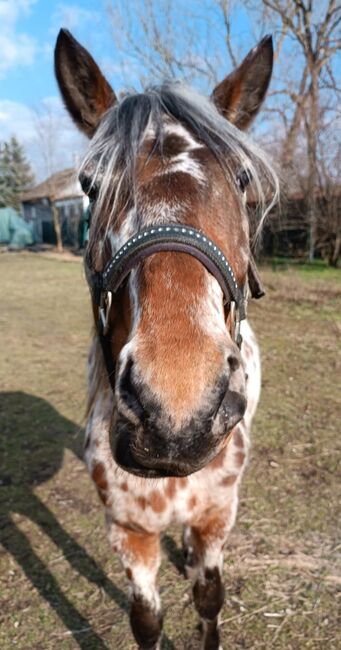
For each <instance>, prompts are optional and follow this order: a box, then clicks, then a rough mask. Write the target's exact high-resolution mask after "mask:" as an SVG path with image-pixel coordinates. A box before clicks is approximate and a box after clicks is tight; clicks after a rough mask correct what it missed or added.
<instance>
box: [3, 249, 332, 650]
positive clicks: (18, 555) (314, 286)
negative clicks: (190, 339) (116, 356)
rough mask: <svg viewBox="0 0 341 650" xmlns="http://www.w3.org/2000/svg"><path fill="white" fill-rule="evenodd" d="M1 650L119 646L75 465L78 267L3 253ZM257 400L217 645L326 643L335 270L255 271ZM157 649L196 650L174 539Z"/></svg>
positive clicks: (118, 595)
mask: <svg viewBox="0 0 341 650" xmlns="http://www.w3.org/2000/svg"><path fill="white" fill-rule="evenodd" d="M0 272H1V278H2V280H1V312H0V329H1V344H2V346H1V347H2V352H1V368H0V384H1V394H0V409H1V411H0V417H1V437H0V452H1V460H0V481H1V487H0V541H1V542H2V546H0V576H1V577H0V600H1V609H0V624H1V628H0V647H1V649H2V650H9V649H12V648H13V647H17V648H20V649H21V650H29V649H34V650H50V649H51V650H52V649H55V648H57V647H58V648H62V649H63V650H64V649H66V650H68V649H74V648H82V650H97V649H99V650H104V649H109V648H112V649H113V650H132V648H134V644H133V642H132V638H131V635H130V632H129V627H128V619H127V616H126V610H127V598H126V585H125V580H124V576H123V573H122V571H121V569H120V565H119V563H118V561H117V559H116V558H115V557H113V556H112V555H111V553H110V551H109V548H108V546H107V542H106V538H105V531H104V525H103V521H102V512H101V508H100V506H99V504H98V500H97V496H96V495H95V491H94V489H93V487H92V484H91V482H90V479H89V478H88V476H87V474H86V471H85V469H84V467H83V464H82V461H81V440H82V425H83V412H84V404H85V400H84V367H85V359H86V351H87V341H88V332H89V329H90V312H89V306H88V299H87V289H86V287H85V283H84V281H83V271H82V266H81V265H80V264H75V263H72V262H71V261H64V262H63V263H60V262H59V261H57V260H55V259H47V258H43V257H40V256H38V255H34V254H3V255H1V256H0ZM263 277H264V279H265V283H266V285H267V287H268V297H267V299H265V300H263V301H261V302H260V303H259V304H257V303H255V304H253V305H252V307H251V309H250V312H251V313H250V316H251V320H252V322H253V323H254V325H255V328H256V331H257V334H258V337H259V339H260V342H261V347H262V352H263V369H264V381H263V395H262V403H261V407H260V409H259V412H258V416H257V420H256V423H255V426H254V432H253V441H254V443H253V451H252V458H251V462H250V466H249V469H248V471H247V474H246V477H245V480H244V482H243V486H242V491H241V504H240V509H239V517H238V524H237V526H236V528H235V531H234V532H233V534H232V536H231V539H230V542H229V545H228V548H227V551H226V562H225V584H226V588H227V598H226V603H225V606H224V610H223V613H222V637H223V646H224V648H226V650H227V648H230V649H235V648H237V649H238V648H250V649H252V650H254V649H258V648H259V649H270V648H271V650H272V649H279V650H296V649H301V648H304V649H307V650H308V649H322V648H323V649H324V648H328V650H333V649H335V650H336V649H337V648H339V647H340V645H341V636H340V629H339V627H338V624H337V612H338V608H337V594H338V590H339V589H340V572H338V569H337V558H338V556H339V554H340V544H339V542H338V532H339V531H338V517H339V511H338V507H339V503H340V500H339V496H340V495H339V494H338V488H337V485H338V484H337V472H338V458H339V457H338V452H337V447H338V445H339V431H340V421H339V420H340V412H338V410H337V407H338V398H339V392H338V390H339V389H338V385H337V383H338V382H337V380H338V377H339V369H340V366H339V365H338V363H339V362H338V358H337V351H338V349H339V347H340V335H341V327H340V320H339V318H340V275H339V272H337V271H328V270H324V269H323V268H321V269H312V270H306V269H305V268H297V269H295V270H290V269H289V270H286V271H281V272H275V271H271V270H264V272H263ZM163 545H164V550H165V553H164V555H165V560H164V562H163V564H162V567H161V571H160V590H161V595H162V601H163V605H164V610H165V614H166V616H165V639H164V641H163V646H162V647H163V650H171V649H175V648H176V650H191V649H192V650H195V649H197V648H199V634H198V631H197V629H196V624H197V619H196V615H195V612H194V608H193V606H192V604H191V602H190V594H189V587H188V583H187V582H186V581H185V580H184V579H183V578H182V577H180V575H179V574H178V571H177V568H176V566H177V565H178V564H179V563H180V562H181V554H180V549H179V531H178V530H174V531H173V530H172V531H169V533H168V534H167V535H166V536H165V537H164V540H163Z"/></svg>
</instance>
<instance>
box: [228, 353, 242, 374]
mask: <svg viewBox="0 0 341 650" xmlns="http://www.w3.org/2000/svg"><path fill="white" fill-rule="evenodd" d="M227 363H228V364H229V367H230V370H231V372H234V371H235V370H238V368H239V366H240V360H239V358H238V357H237V355H236V354H229V356H228V357H227Z"/></svg>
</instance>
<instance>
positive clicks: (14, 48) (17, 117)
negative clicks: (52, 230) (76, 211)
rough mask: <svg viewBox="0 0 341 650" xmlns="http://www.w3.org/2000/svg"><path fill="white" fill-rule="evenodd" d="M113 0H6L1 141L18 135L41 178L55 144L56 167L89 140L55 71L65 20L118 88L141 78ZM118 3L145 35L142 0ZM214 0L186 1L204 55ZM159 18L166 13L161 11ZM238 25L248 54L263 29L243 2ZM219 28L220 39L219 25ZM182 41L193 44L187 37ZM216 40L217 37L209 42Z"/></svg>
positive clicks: (1, 22)
mask: <svg viewBox="0 0 341 650" xmlns="http://www.w3.org/2000/svg"><path fill="white" fill-rule="evenodd" d="M155 2H156V0H155ZM108 4H110V3H109V0H75V1H74V2H72V0H71V1H70V2H66V1H60V0H0V52H1V56H0V142H1V141H4V140H7V139H9V138H10V137H11V136H12V135H15V136H16V137H17V138H18V139H19V141H20V143H21V144H23V146H24V148H25V151H26V154H27V156H28V158H29V160H30V162H31V164H32V167H33V169H34V172H35V174H36V178H37V180H41V179H43V178H44V177H46V175H47V173H46V172H47V163H46V152H47V151H48V150H51V149H52V150H53V156H52V158H53V169H51V171H55V170H56V169H63V168H65V167H69V166H74V165H75V164H77V161H78V160H79V157H80V155H81V154H82V152H83V151H84V149H85V146H86V142H85V138H84V136H82V135H81V134H80V133H79V132H78V131H77V129H76V128H75V126H74V125H73V124H72V122H71V120H70V119H69V118H68V116H67V114H66V111H65V109H64V107H63V104H62V101H61V98H60V95H59V91H58V87H57V84H56V81H55V77H54V71H53V50H54V45H55V42H56V38H57V35H58V32H59V30H60V28H61V27H66V28H68V29H69V30H70V31H71V32H72V33H73V35H74V36H75V37H76V38H77V40H78V41H80V42H81V43H82V45H84V46H85V47H86V48H87V49H88V50H89V51H90V52H91V54H92V55H93V57H94V58H95V60H96V61H97V62H98V64H99V65H100V68H101V70H102V71H103V72H104V74H105V76H106V77H107V78H108V80H109V81H110V82H111V83H112V85H113V87H114V89H115V91H116V92H118V91H119V90H120V89H121V90H122V89H123V88H127V87H135V88H138V87H139V85H140V80H141V76H143V70H141V63H140V62H139V61H137V60H136V58H134V57H133V56H132V54H131V51H130V50H129V46H128V44H126V43H125V41H124V39H122V42H121V43H120V44H118V43H117V34H118V33H119V29H116V41H115V40H114V38H113V32H112V23H111V22H110V18H109V14H108V10H107V8H108ZM141 5H142V3H141ZM111 6H112V7H114V9H116V10H118V11H121V13H123V15H124V16H125V18H127V16H129V12H130V14H131V15H132V16H133V20H132V23H133V27H132V30H133V35H134V39H135V40H136V41H137V42H139V38H141V32H140V30H141V22H139V19H136V6H137V7H138V6H139V0H112V2H111ZM156 6H158V4H157V2H156ZM174 6H176V7H179V25H178V24H176V26H175V29H178V28H179V29H181V30H182V29H184V28H186V25H185V26H184V25H181V24H180V14H181V13H183V12H182V6H183V5H182V4H181V2H180V0H177V4H175V5H173V7H174ZM213 6H214V3H212V2H211V3H210V2H209V0H187V2H186V9H188V8H189V9H190V12H191V14H190V15H191V18H190V20H191V21H192V27H193V25H194V26H195V27H194V33H195V30H198V42H197V43H193V49H194V50H195V47H196V48H197V51H196V52H195V51H194V56H196V57H198V56H199V55H200V51H201V50H200V37H201V38H202V39H204V31H205V30H206V29H207V24H208V23H209V21H211V20H214V18H215V17H214V15H213V14H212V7H213ZM239 6H240V5H239ZM176 11H178V9H176ZM134 12H135V14H134ZM159 18H161V20H166V17H165V18H164V17H163V15H161V14H159ZM128 20H129V18H128ZM186 20H187V18H186ZM176 21H177V15H176ZM116 26H117V23H116ZM218 27H219V26H218ZM234 29H235V30H236V35H237V37H236V38H237V41H238V42H242V41H243V37H245V39H244V40H245V41H246V43H247V45H246V43H245V48H244V51H243V55H245V54H246V53H247V50H248V49H249V47H251V46H252V45H254V44H255V42H256V41H255V40H254V38H256V37H254V38H253V37H251V35H250V33H249V32H250V30H249V29H248V26H247V25H246V22H245V16H244V15H243V11H242V9H238V10H237V14H236V17H235V21H234ZM213 34H214V37H215V40H216V39H218V31H217V30H216V29H215V28H214V32H213ZM216 34H217V36H216ZM180 41H181V39H180ZM182 42H183V43H185V46H186V39H182ZM206 42H207V38H206ZM210 42H211V40H210V38H209V39H208V43H209V46H210ZM222 47H223V48H224V45H223V44H222ZM180 55H181V53H180ZM227 71H228V70H226V72H227ZM224 74H225V70H224ZM42 140H43V142H44V144H42ZM44 153H45V157H44ZM50 158H51V156H50ZM48 171H49V170H48Z"/></svg>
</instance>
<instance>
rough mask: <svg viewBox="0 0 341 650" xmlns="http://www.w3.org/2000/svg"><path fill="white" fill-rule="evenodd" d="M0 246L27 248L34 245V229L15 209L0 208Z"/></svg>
mask: <svg viewBox="0 0 341 650" xmlns="http://www.w3.org/2000/svg"><path fill="white" fill-rule="evenodd" d="M0 244H8V246H9V248H15V249H18V248H25V246H31V245H32V244H34V236H33V229H32V227H31V225H30V224H28V223H26V221H24V219H22V217H20V216H19V214H18V213H17V212H16V211H15V210H13V208H0Z"/></svg>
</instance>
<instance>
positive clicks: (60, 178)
mask: <svg viewBox="0 0 341 650" xmlns="http://www.w3.org/2000/svg"><path fill="white" fill-rule="evenodd" d="M82 196H84V195H83V192H82V188H81V186H80V183H79V181H78V179H77V173H76V170H75V169H73V168H72V167H71V168H70V169H63V171H61V172H56V173H55V174H52V176H49V177H48V178H47V179H46V180H45V181H43V182H42V183H39V184H38V185H36V186H35V187H31V188H30V189H28V190H25V192H23V193H22V195H21V201H22V202H23V203H34V202H35V201H39V200H40V199H50V200H51V201H61V200H63V199H74V198H81V197H82Z"/></svg>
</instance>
